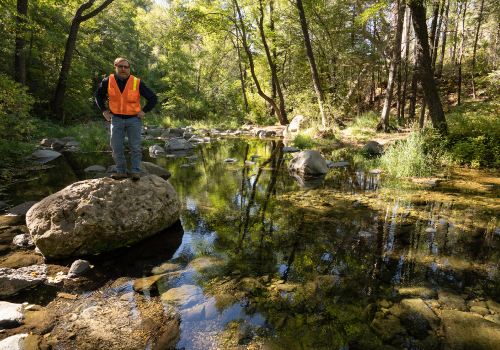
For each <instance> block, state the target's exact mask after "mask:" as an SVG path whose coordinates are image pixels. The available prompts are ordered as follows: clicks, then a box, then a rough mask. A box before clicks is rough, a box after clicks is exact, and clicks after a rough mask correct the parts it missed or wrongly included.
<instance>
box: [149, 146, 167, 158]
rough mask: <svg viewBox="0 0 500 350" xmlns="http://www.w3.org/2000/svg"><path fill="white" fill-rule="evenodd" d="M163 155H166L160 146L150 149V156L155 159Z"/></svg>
mask: <svg viewBox="0 0 500 350" xmlns="http://www.w3.org/2000/svg"><path fill="white" fill-rule="evenodd" d="M163 153H165V150H164V149H163V147H161V146H160V145H158V144H155V145H153V146H150V147H149V155H150V156H151V157H153V158H157V157H159V156H161V155H162V154H163Z"/></svg>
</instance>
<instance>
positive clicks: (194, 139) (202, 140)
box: [188, 135, 205, 143]
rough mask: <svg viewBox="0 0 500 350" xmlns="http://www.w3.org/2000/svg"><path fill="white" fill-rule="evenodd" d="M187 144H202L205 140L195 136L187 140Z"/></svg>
mask: <svg viewBox="0 0 500 350" xmlns="http://www.w3.org/2000/svg"><path fill="white" fill-rule="evenodd" d="M188 142H191V143H203V142H205V140H204V138H202V137H199V136H196V135H195V136H192V137H191V138H189V141H188Z"/></svg>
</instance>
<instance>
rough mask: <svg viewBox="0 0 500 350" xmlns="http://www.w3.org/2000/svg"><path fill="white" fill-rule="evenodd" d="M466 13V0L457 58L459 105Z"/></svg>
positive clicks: (458, 103)
mask: <svg viewBox="0 0 500 350" xmlns="http://www.w3.org/2000/svg"><path fill="white" fill-rule="evenodd" d="M466 13H467V1H465V3H464V17H463V18H462V41H461V43H460V57H459V58H458V98H457V105H459V106H460V99H461V95H462V57H463V55H464V40H465V15H466Z"/></svg>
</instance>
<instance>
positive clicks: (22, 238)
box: [12, 233, 35, 247]
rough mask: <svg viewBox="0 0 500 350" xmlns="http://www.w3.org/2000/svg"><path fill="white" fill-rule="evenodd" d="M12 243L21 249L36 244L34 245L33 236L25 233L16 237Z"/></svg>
mask: <svg viewBox="0 0 500 350" xmlns="http://www.w3.org/2000/svg"><path fill="white" fill-rule="evenodd" d="M12 243H14V244H15V245H18V246H20V247H27V246H30V245H33V244H35V243H33V240H32V239H31V236H30V235H28V234H25V233H23V234H20V235H17V236H15V237H14V239H13V240H12Z"/></svg>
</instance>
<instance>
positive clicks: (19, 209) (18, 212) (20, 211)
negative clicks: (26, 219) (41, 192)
mask: <svg viewBox="0 0 500 350" xmlns="http://www.w3.org/2000/svg"><path fill="white" fill-rule="evenodd" d="M37 203H38V202H37V201H31V202H26V203H23V204H19V205H16V206H15V207H13V208H10V209H9V211H8V212H7V214H9V215H14V216H26V213H27V212H28V211H29V210H30V209H31V207H32V206H34V205H35V204H37Z"/></svg>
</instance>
